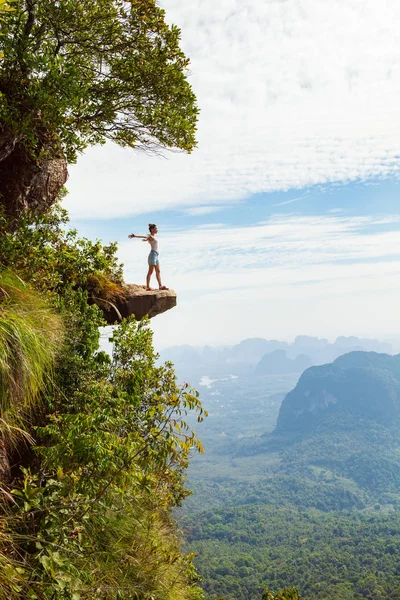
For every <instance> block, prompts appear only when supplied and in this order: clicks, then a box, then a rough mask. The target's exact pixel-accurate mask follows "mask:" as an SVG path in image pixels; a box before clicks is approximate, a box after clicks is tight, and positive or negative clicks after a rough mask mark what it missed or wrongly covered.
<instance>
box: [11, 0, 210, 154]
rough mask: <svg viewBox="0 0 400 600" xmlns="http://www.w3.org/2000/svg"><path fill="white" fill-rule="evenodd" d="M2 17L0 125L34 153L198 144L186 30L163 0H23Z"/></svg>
mask: <svg viewBox="0 0 400 600" xmlns="http://www.w3.org/2000/svg"><path fill="white" fill-rule="evenodd" d="M13 8H14V10H13V11H12V12H10V13H9V14H8V16H7V19H5V20H4V21H3V22H2V23H1V34H2V35H1V36H0V51H2V52H3V53H4V60H3V61H2V62H1V64H0V94H1V95H0V122H1V124H2V126H6V127H7V128H9V129H11V131H12V132H13V134H14V138H15V139H17V140H18V141H21V140H22V141H23V143H24V145H25V146H27V147H30V148H31V150H32V151H33V152H34V154H35V155H36V156H38V154H37V153H38V151H39V150H40V151H42V152H45V153H46V152H47V153H49V152H50V148H52V150H51V151H52V152H53V154H54V153H55V154H56V155H57V153H58V154H59V153H60V152H62V153H63V154H64V155H65V156H66V157H67V160H68V161H73V160H75V158H76V153H77V152H79V151H82V150H83V149H84V148H85V147H86V146H87V145H89V144H98V143H104V142H105V141H106V140H113V141H115V142H117V143H118V144H120V145H122V146H129V147H144V148H158V147H160V146H161V147H175V148H179V149H182V150H185V151H191V150H192V149H193V147H194V145H195V129H196V120H197V113H198V110H197V108H196V104H195V96H194V94H193V92H192V90H191V87H190V85H189V83H188V81H187V72H188V59H187V58H186V57H185V55H184V53H183V52H182V50H181V49H180V46H179V41H180V31H179V29H178V28H177V27H175V26H174V25H172V26H169V25H167V24H166V22H165V14H164V11H163V10H162V9H161V8H159V7H158V6H157V3H156V1H155V0H129V1H123V0H80V1H79V2H76V1H75V0H53V1H49V0H15V2H14V3H13Z"/></svg>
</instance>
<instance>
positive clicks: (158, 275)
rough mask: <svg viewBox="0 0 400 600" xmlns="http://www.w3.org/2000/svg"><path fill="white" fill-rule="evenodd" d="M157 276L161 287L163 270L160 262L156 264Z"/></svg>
mask: <svg viewBox="0 0 400 600" xmlns="http://www.w3.org/2000/svg"><path fill="white" fill-rule="evenodd" d="M156 277H157V281H158V285H159V287H162V283H161V272H160V263H158V264H157V265H156Z"/></svg>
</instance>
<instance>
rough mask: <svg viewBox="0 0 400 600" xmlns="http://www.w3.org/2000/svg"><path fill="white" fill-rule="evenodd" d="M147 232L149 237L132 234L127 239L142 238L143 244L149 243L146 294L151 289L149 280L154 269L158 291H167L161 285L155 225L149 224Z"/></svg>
mask: <svg viewBox="0 0 400 600" xmlns="http://www.w3.org/2000/svg"><path fill="white" fill-rule="evenodd" d="M149 232H150V233H149V235H135V234H134V233H131V234H130V235H129V236H128V237H129V238H142V240H143V241H144V242H149V244H150V247H151V250H150V254H149V258H148V261H147V262H148V263H149V270H148V271H147V277H146V290H147V291H148V292H150V291H152V289H153V288H151V287H150V279H151V276H152V274H153V271H154V269H155V271H156V277H157V281H158V285H159V289H160V290H167V289H168V288H167V287H165V285H163V284H162V283H161V273H160V261H159V259H158V241H157V240H156V238H155V236H156V234H157V233H158V229H157V225H155V224H154V223H149Z"/></svg>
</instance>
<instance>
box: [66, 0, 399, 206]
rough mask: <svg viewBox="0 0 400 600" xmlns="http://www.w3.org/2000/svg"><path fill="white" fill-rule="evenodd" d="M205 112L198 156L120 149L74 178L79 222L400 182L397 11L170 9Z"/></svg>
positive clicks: (247, 1) (287, 3)
mask: <svg viewBox="0 0 400 600" xmlns="http://www.w3.org/2000/svg"><path fill="white" fill-rule="evenodd" d="M161 4H162V5H163V6H164V7H165V9H166V11H167V17H168V19H169V20H170V21H173V22H175V23H177V24H178V25H179V26H180V27H181V28H182V43H183V47H184V49H185V51H186V52H187V54H188V55H189V56H190V57H191V59H192V66H191V72H192V76H191V81H192V83H193V86H194V89H195V92H196V93H197V95H198V99H199V104H200V107H201V110H202V112H201V119H200V124H199V135H198V139H199V148H198V150H196V151H195V152H194V153H193V154H192V155H190V156H186V155H182V154H169V155H167V158H164V159H162V158H156V157H149V156H147V155H146V156H145V155H139V154H136V153H134V152H132V151H129V150H123V149H120V148H118V147H116V146H111V145H108V146H105V147H102V148H96V149H92V150H90V151H88V152H87V154H86V155H85V156H83V157H82V158H81V159H80V161H79V162H78V165H77V166H76V167H73V168H71V177H70V182H69V184H68V187H69V189H70V196H69V198H68V199H67V200H66V205H67V207H69V209H70V210H71V213H72V215H73V216H74V217H87V218H92V217H94V216H95V217H97V218H108V217H118V216H123V215H135V214H139V213H143V212H149V211H151V210H156V209H162V208H167V207H175V208H176V207H186V208H190V207H202V206H207V207H210V206H211V205H213V204H216V205H218V206H220V205H221V204H223V203H230V202H232V201H237V200H241V199H243V198H245V197H247V196H249V195H251V194H255V193H259V192H266V191H274V190H288V189H290V188H302V187H304V186H309V185H312V184H322V183H326V182H336V181H340V182H346V181H350V180H356V179H366V178H369V177H372V176H381V177H387V176H391V175H393V174H397V172H398V169H399V166H400V159H399V151H398V140H399V136H400V106H399V102H398V98H399V96H400V59H399V56H398V48H399V44H400V30H399V28H398V23H399V22H400V3H399V2H398V1H397V0H385V1H383V2H377V0H333V1H331V2H322V1H321V0H269V1H267V0H266V1H263V2H254V0H218V2H215V0H191V1H190V2H187V1H184V0H168V1H167V0H164V2H162V3H161Z"/></svg>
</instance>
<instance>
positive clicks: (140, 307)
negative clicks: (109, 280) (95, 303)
mask: <svg viewBox="0 0 400 600" xmlns="http://www.w3.org/2000/svg"><path fill="white" fill-rule="evenodd" d="M124 290H125V295H124V297H121V298H119V299H117V300H115V301H114V302H113V303H112V304H107V305H105V306H104V305H103V306H102V310H103V314H104V317H105V319H106V321H107V323H108V324H109V325H115V324H117V323H119V322H120V321H121V320H122V319H123V318H126V317H129V316H130V315H134V316H135V318H136V320H138V321H139V320H140V319H142V318H143V317H145V316H148V317H149V318H150V319H151V318H153V317H155V316H157V315H160V314H162V313H164V312H166V311H167V310H170V309H171V308H174V306H176V293H175V292H174V291H173V290H153V291H151V292H148V291H146V289H145V288H144V287H143V286H140V285H135V284H128V285H126V286H124Z"/></svg>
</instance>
